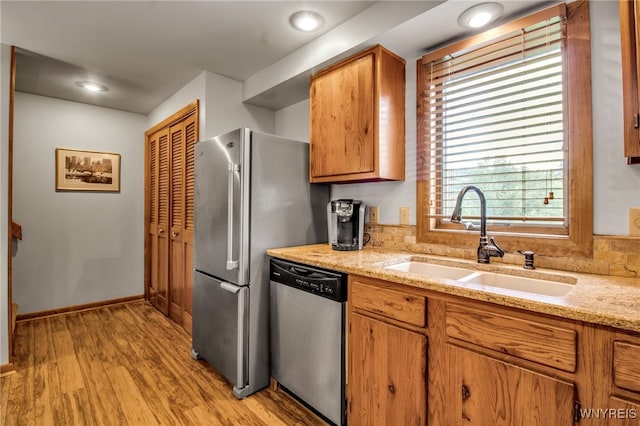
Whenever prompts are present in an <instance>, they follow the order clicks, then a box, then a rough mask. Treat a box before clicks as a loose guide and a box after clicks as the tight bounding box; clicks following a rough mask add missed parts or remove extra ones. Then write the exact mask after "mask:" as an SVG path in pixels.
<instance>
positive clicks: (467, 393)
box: [462, 384, 471, 401]
mask: <svg viewBox="0 0 640 426" xmlns="http://www.w3.org/2000/svg"><path fill="white" fill-rule="evenodd" d="M470 396H471V392H470V391H469V387H468V386H467V385H465V384H463V385H462V400H463V401H466V400H467V399H469V397H470Z"/></svg>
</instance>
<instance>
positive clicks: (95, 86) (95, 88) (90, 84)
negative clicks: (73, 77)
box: [76, 81, 109, 92]
mask: <svg viewBox="0 0 640 426" xmlns="http://www.w3.org/2000/svg"><path fill="white" fill-rule="evenodd" d="M76 85H77V86H80V87H82V88H83V89H86V90H88V91H90V92H106V91H107V90H109V89H108V88H107V86H105V85H102V84H100V83H96V82H94V81H76Z"/></svg>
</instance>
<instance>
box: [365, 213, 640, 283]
mask: <svg viewBox="0 0 640 426" xmlns="http://www.w3.org/2000/svg"><path fill="white" fill-rule="evenodd" d="M365 232H368V233H369V234H370V235H371V244H372V245H373V246H374V247H385V248H389V249H394V250H404V251H410V252H414V253H420V254H433V255H439V256H450V257H456V258H461V259H471V260H473V259H475V258H476V248H475V247H473V248H461V247H448V246H444V245H440V244H428V243H417V242H416V227H415V226H411V225H379V224H376V225H367V226H366V229H365ZM492 262H503V263H507V264H513V265H520V264H522V256H520V255H519V254H515V253H506V254H505V256H504V257H503V258H502V259H492ZM536 265H538V266H539V267H541V268H549V269H558V270H563V271H572V272H583V273H589V274H601V275H614V276H618V277H640V238H638V237H622V236H608V235H595V236H594V239H593V258H592V259H575V258H569V257H546V256H541V255H536Z"/></svg>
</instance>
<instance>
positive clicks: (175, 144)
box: [169, 115, 197, 332]
mask: <svg viewBox="0 0 640 426" xmlns="http://www.w3.org/2000/svg"><path fill="white" fill-rule="evenodd" d="M195 130H196V123H195V115H191V116H190V117H188V118H186V119H185V120H184V121H182V122H180V123H177V124H175V125H173V126H171V127H170V129H169V136H170V146H171V196H170V200H171V206H170V211H171V214H170V220H171V234H170V240H171V244H170V264H169V271H170V273H169V276H170V279H169V298H170V301H171V303H170V308H169V316H170V317H171V318H172V319H173V320H174V321H176V322H177V323H178V324H181V325H182V326H183V327H184V328H185V329H186V330H187V331H189V332H191V306H192V301H191V297H192V287H193V286H192V279H193V278H192V264H193V189H194V183H193V179H194V144H195V142H196V137H197V135H196V132H195Z"/></svg>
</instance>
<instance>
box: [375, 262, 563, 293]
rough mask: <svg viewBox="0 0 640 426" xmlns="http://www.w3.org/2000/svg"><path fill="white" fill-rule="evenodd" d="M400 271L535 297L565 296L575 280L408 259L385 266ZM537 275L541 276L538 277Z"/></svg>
mask: <svg viewBox="0 0 640 426" xmlns="http://www.w3.org/2000/svg"><path fill="white" fill-rule="evenodd" d="M385 269H392V270H397V271H402V272H410V273H413V274H417V275H421V276H423V277H425V278H440V279H449V280H454V281H457V282H459V283H469V284H476V285H482V286H486V287H492V288H494V289H495V288H498V289H505V290H510V291H516V292H524V293H529V294H537V295H542V296H550V297H564V296H566V295H567V294H568V293H569V292H570V291H571V290H572V289H573V288H574V284H575V278H573V277H569V276H567V277H564V276H563V277H562V278H563V281H567V282H563V281H559V280H558V279H557V277H555V276H553V277H555V278H556V279H553V278H551V276H550V277H549V278H550V279H540V278H529V277H522V276H519V275H509V274H501V273H497V272H487V271H476V270H473V269H467V268H463V267H458V266H448V265H440V264H435V263H430V262H426V261H416V260H411V261H407V262H402V263H397V264H394V265H389V266H386V267H385ZM539 275H540V274H539Z"/></svg>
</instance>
